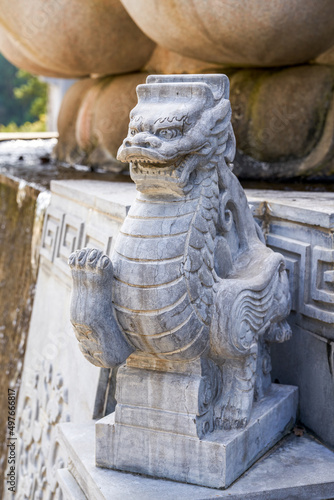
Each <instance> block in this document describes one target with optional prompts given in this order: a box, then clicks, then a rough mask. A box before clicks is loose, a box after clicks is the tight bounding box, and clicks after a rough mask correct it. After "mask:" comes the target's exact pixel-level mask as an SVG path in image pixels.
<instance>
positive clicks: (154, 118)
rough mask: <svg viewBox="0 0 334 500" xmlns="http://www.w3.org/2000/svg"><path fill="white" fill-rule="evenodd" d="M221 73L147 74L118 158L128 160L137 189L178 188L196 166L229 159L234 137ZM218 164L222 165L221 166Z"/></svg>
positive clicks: (156, 191) (158, 191)
mask: <svg viewBox="0 0 334 500" xmlns="http://www.w3.org/2000/svg"><path fill="white" fill-rule="evenodd" d="M228 93H229V85H228V79H227V77H226V76H225V75H220V74H219V75H165V76H149V77H148V78H147V83H146V84H145V85H139V86H138V87H137V95H138V104H137V106H136V107H135V108H134V109H133V110H132V111H131V113H130V124H129V132H128V135H127V137H126V138H125V139H124V141H123V144H122V146H121V147H120V148H119V151H118V155H117V158H118V159H119V160H120V161H123V162H129V163H130V174H131V177H132V179H133V180H134V182H135V183H136V185H137V189H138V190H139V191H143V192H146V193H151V194H182V193H183V192H184V190H185V188H186V186H187V184H188V183H189V177H190V175H191V173H192V172H193V171H194V170H195V169H196V170H198V171H205V170H206V169H210V168H211V169H212V168H213V166H212V163H210V160H212V159H213V158H215V159H216V163H217V162H218V163H219V162H222V163H223V164H224V166H225V167H226V163H231V162H232V161H233V158H234V152H235V139H234V134H233V130H232V126H231V123H230V120H231V107H230V102H229V100H228ZM220 168H221V167H220Z"/></svg>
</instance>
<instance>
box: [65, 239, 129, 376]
mask: <svg viewBox="0 0 334 500" xmlns="http://www.w3.org/2000/svg"><path fill="white" fill-rule="evenodd" d="M69 265H70V267H71V270H72V277H73V293H72V302H71V322H72V325H73V327H74V331H75V334H76V337H77V339H78V341H79V346H80V349H81V351H82V353H83V355H84V356H85V357H86V359H88V361H90V362H91V363H93V364H94V365H97V366H104V367H110V368H111V367H114V366H118V365H119V364H121V363H122V362H124V361H125V359H126V358H127V357H128V356H129V355H130V354H131V352H132V351H133V348H131V347H130V346H129V344H128V342H127V341H126V339H125V338H124V335H123V334H122V332H121V331H120V330H119V327H118V325H117V323H116V321H115V318H114V315H113V305H112V284H113V266H112V263H111V260H110V259H109V257H108V256H107V255H104V254H103V252H101V250H97V249H95V248H93V249H92V248H84V249H82V250H78V251H76V252H75V253H72V255H70V258H69Z"/></svg>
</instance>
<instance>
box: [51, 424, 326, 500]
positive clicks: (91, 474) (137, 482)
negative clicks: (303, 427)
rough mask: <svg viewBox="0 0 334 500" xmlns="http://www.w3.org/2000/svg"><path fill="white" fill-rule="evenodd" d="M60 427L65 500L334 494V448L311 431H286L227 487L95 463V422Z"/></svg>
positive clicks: (275, 498)
mask: <svg viewBox="0 0 334 500" xmlns="http://www.w3.org/2000/svg"><path fill="white" fill-rule="evenodd" d="M58 431H59V432H58V439H59V442H60V444H61V447H62V450H63V451H64V453H65V454H66V455H67V456H68V458H69V467H68V468H66V469H61V470H59V471H58V472H57V476H58V480H59V483H60V485H61V490H62V493H63V498H64V500H84V499H86V498H89V499H90V500H111V499H112V500H133V499H134V498H135V499H136V500H157V499H159V500H175V499H182V500H209V499H213V498H215V499H217V498H226V499H229V500H245V499H247V500H287V499H288V500H291V499H292V498H294V499H298V500H320V499H329V498H332V497H333V496H334V453H333V452H332V451H330V450H329V449H328V448H326V447H325V446H322V445H321V444H319V443H318V442H317V441H316V440H315V439H314V438H312V437H311V436H309V435H307V434H304V435H303V436H301V437H296V436H294V435H293V434H292V435H288V436H287V437H285V438H284V439H282V441H281V442H280V443H279V444H278V445H277V446H275V447H274V448H273V449H272V450H270V451H269V452H268V453H267V454H266V455H265V456H264V457H263V458H262V459H260V460H258V462H257V463H256V464H254V465H253V467H251V468H250V469H249V470H248V471H247V472H245V474H243V475H242V476H241V478H239V479H238V480H237V481H235V482H234V483H233V484H232V485H231V486H230V487H229V488H228V489H227V490H217V489H212V488H205V487H203V486H195V485H192V484H185V483H178V482H176V481H168V480H163V479H157V478H151V477H145V476H140V475H138V474H131V473H124V472H119V471H115V470H111V469H105V468H101V467H96V466H95V463H94V446H95V437H94V422H91V423H90V424H86V425H77V424H71V423H67V424H61V425H60V426H59V428H58ZM127 446H128V447H131V444H130V443H128V445H127Z"/></svg>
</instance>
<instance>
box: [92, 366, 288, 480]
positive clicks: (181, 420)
mask: <svg viewBox="0 0 334 500" xmlns="http://www.w3.org/2000/svg"><path fill="white" fill-rule="evenodd" d="M184 365H185V366H187V365H188V368H189V363H185V364H184ZM156 368H158V367H156ZM171 368H172V367H171ZM180 371H181V370H179V372H180ZM200 381H201V376H200V370H199V367H198V366H197V365H196V362H194V363H193V364H192V365H191V366H190V370H189V369H188V370H186V369H185V371H184V373H177V372H175V371H170V372H169V371H164V372H162V371H158V370H157V369H156V370H154V369H145V368H138V367H133V366H129V365H126V366H124V367H122V368H121V369H120V373H119V376H118V380H117V383H118V389H117V390H118V394H117V401H118V404H117V406H116V411H115V414H113V415H108V416H107V417H105V418H103V419H101V420H99V421H98V422H97V423H96V465H98V466H99V467H107V468H110V469H116V470H120V471H128V472H135V473H140V474H144V475H148V476H154V477H159V478H166V479H172V480H174V481H179V482H185V483H192V484H197V485H202V486H208V487H212V488H227V487H228V486H229V485H230V484H231V483H232V482H233V481H235V480H236V479H237V478H238V477H239V476H240V475H241V474H243V472H245V471H246V470H247V469H248V468H249V467H250V466H251V465H252V464H253V463H254V462H255V461H256V460H257V459H258V458H259V457H261V456H262V455H263V454H264V453H265V452H267V451H268V450H269V449H270V448H271V447H272V446H273V445H274V444H275V443H277V442H278V441H279V440H280V439H281V437H282V436H283V435H285V434H286V433H287V431H288V430H290V429H291V427H292V425H293V423H294V421H295V417H296V410H297V402H298V389H297V388H296V387H292V386H282V385H276V384H273V385H272V386H271V388H270V390H269V391H268V393H267V395H266V397H265V398H263V399H262V400H261V401H259V402H257V403H255V404H254V407H253V411H252V416H251V419H250V422H249V424H248V425H247V427H246V428H244V429H237V430H230V431H226V430H219V429H218V430H215V431H213V432H211V433H210V432H209V433H208V434H206V435H205V437H204V438H202V439H199V437H198V435H197V430H196V429H197V423H198V422H197V419H196V416H197V415H196V409H197V403H198V396H197V394H198V389H199V386H200Z"/></svg>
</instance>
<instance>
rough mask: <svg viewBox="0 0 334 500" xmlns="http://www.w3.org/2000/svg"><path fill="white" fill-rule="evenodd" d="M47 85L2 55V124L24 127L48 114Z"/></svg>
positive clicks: (0, 111)
mask: <svg viewBox="0 0 334 500" xmlns="http://www.w3.org/2000/svg"><path fill="white" fill-rule="evenodd" d="M46 105H47V84H46V83H44V82H41V81H40V80H39V79H38V78H37V77H36V76H34V75H31V74H30V73H28V72H27V71H23V70H18V68H16V67H15V66H13V65H12V64H11V63H10V62H8V61H7V60H6V59H5V58H4V57H3V56H2V55H1V54H0V124H1V125H5V126H7V125H9V124H16V125H17V126H20V125H23V124H24V123H26V122H35V121H38V120H39V119H40V117H41V115H45V114H46Z"/></svg>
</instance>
